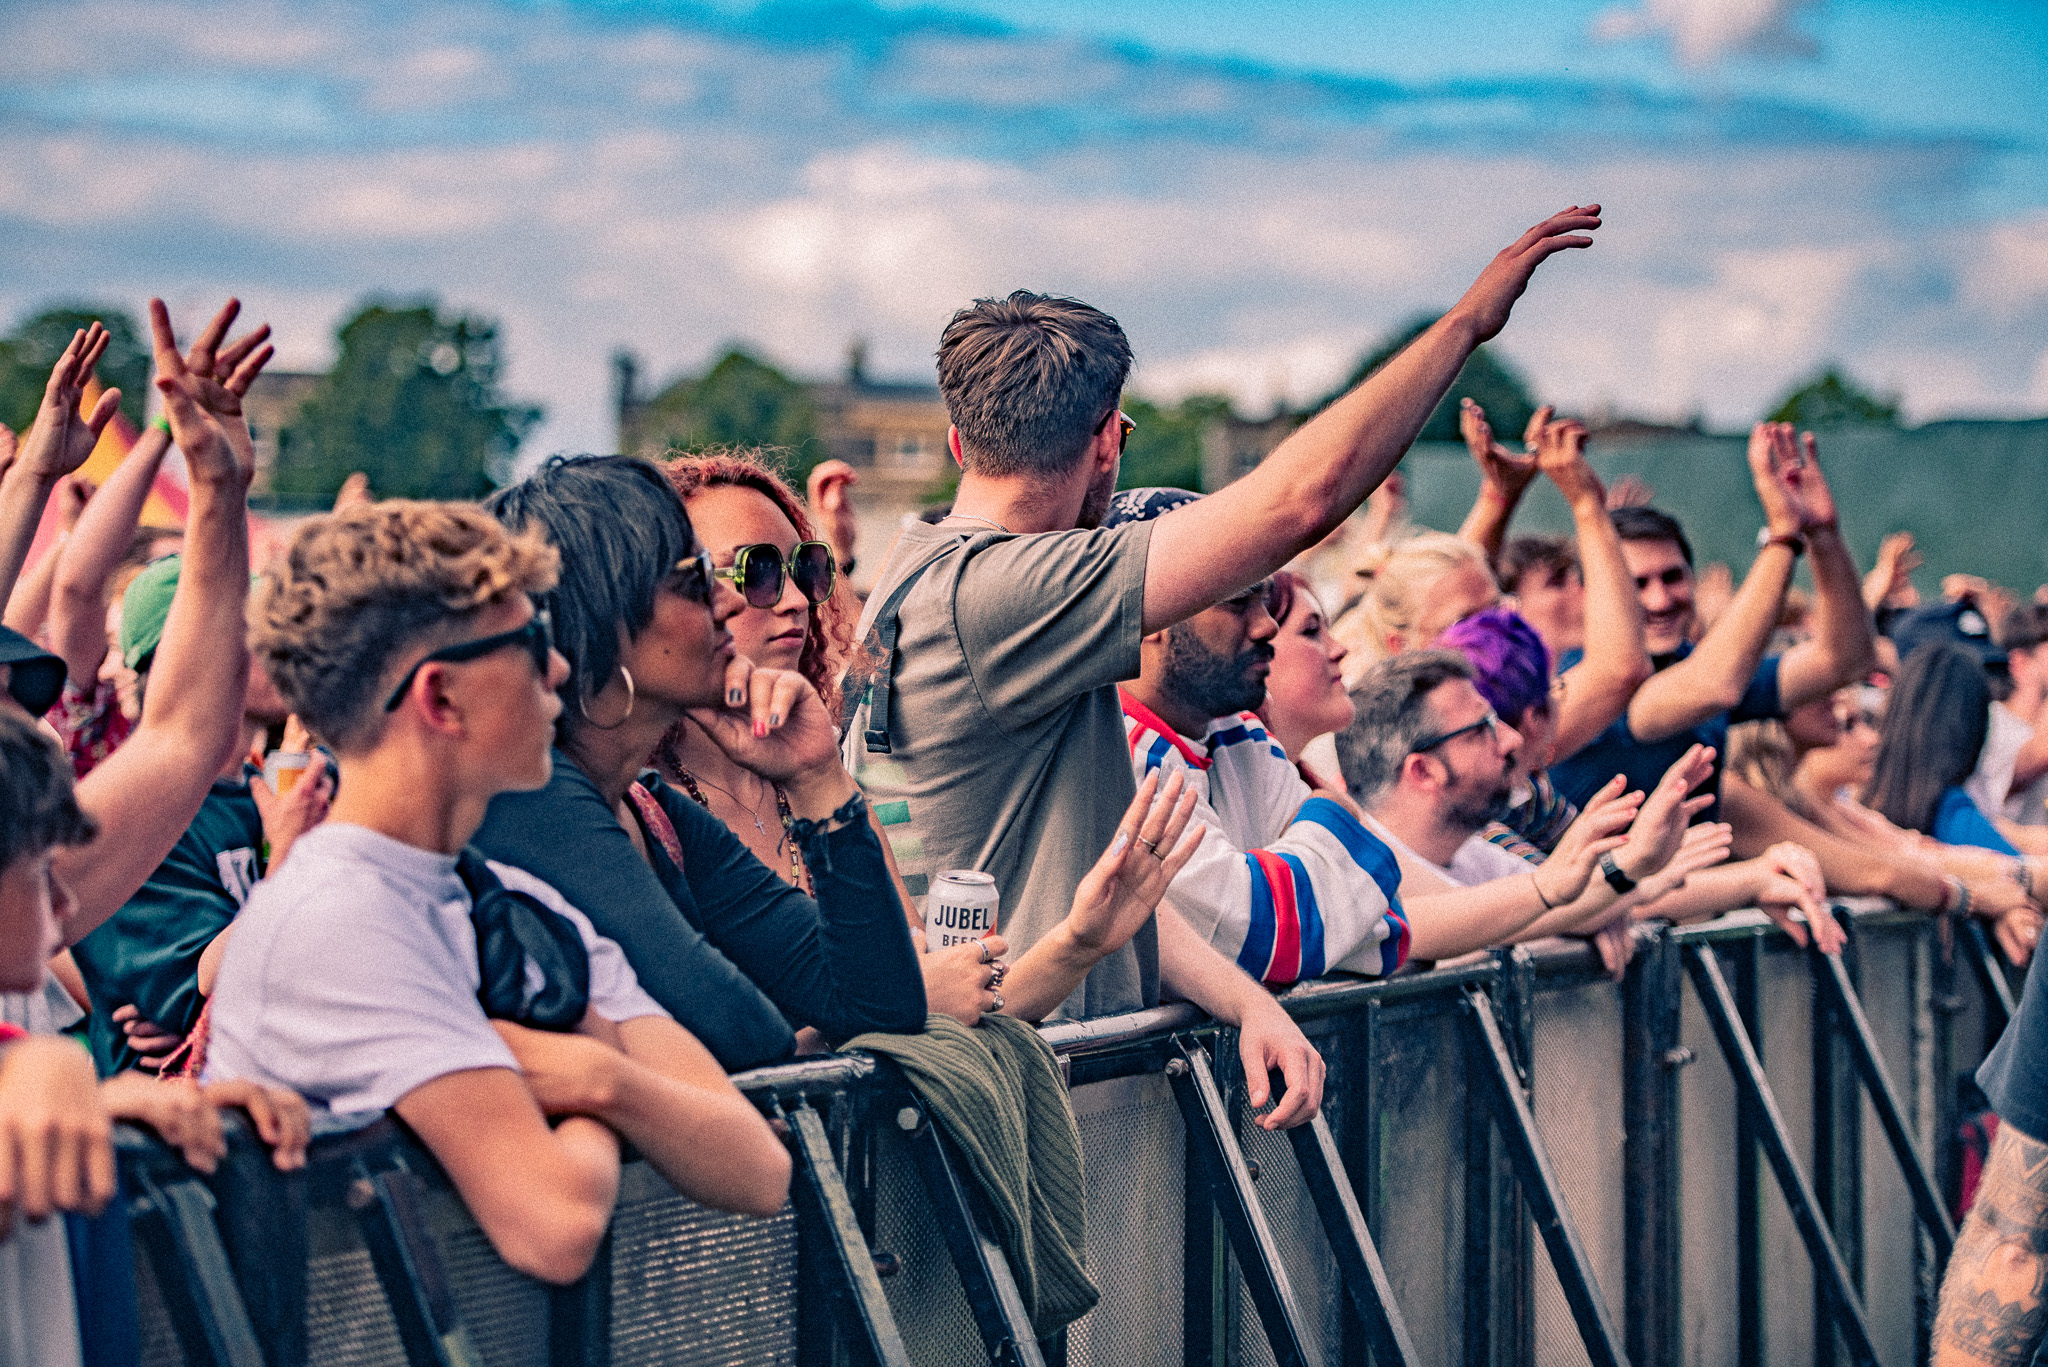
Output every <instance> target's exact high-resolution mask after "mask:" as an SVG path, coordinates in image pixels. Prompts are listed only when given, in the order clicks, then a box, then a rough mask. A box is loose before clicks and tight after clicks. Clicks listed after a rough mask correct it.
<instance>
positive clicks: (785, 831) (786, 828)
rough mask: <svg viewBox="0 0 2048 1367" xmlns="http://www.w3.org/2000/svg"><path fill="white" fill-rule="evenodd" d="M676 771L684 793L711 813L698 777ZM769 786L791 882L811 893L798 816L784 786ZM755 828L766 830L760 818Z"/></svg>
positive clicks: (772, 784) (736, 801)
mask: <svg viewBox="0 0 2048 1367" xmlns="http://www.w3.org/2000/svg"><path fill="white" fill-rule="evenodd" d="M675 769H676V777H677V778H678V779H679V780H681V782H682V785H683V791H684V792H686V793H688V794H689V795H690V797H691V798H692V800H694V801H695V802H696V804H697V805H698V806H699V807H702V808H703V809H704V810H705V811H707V812H708V811H710V810H711V803H710V800H709V799H707V798H706V797H705V796H704V790H703V789H702V788H699V787H698V786H697V777H696V775H694V774H692V773H691V772H690V771H689V770H688V769H685V768H684V767H683V766H682V765H680V764H678V765H676V766H675ZM713 786H716V785H713ZM768 786H769V787H770V788H772V789H774V790H775V811H776V814H777V815H778V816H780V817H781V818H782V843H783V844H785V845H787V846H788V847H789V881H790V883H791V884H792V885H793V886H794V887H795V888H796V889H797V890H798V891H799V892H809V891H810V890H811V888H810V879H809V877H808V876H807V875H806V874H805V871H804V860H803V855H802V854H801V853H800V852H799V851H798V850H797V847H796V829H795V825H796V814H795V813H793V812H791V811H790V809H789V794H788V793H785V792H783V791H782V785H781V784H779V783H770V784H769V785H768ZM718 791H719V792H721V793H725V789H723V788H720V789H719V790H718ZM725 795H726V796H727V797H732V794H731V793H725ZM733 805H734V806H738V805H740V802H739V799H738V798H736V797H735V798H733ZM754 826H755V828H756V829H759V830H763V831H765V830H766V828H765V827H763V826H762V825H761V820H760V818H759V817H756V818H755V819H754Z"/></svg>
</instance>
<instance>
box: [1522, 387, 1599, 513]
mask: <svg viewBox="0 0 2048 1367" xmlns="http://www.w3.org/2000/svg"><path fill="white" fill-rule="evenodd" d="M1537 411H1538V414H1539V416H1540V415H1542V414H1547V413H1548V412H1549V411H1550V410H1549V409H1548V408H1543V409H1539V410H1537ZM1531 427H1532V428H1534V430H1535V440H1534V441H1533V443H1532V445H1533V446H1534V447H1535V451H1536V468H1537V469H1538V470H1540V471H1542V473H1543V474H1544V475H1545V476H1547V477H1548V478H1549V480H1550V482H1551V483H1552V484H1555V485H1556V486H1557V491H1558V492H1559V493H1561V494H1563V495H1564V497H1565V502H1567V503H1572V504H1576V503H1578V502H1580V501H1581V500H1583V499H1591V500H1593V501H1594V502H1595V503H1597V504H1600V505H1601V506H1605V504H1606V501H1607V488H1606V486H1605V485H1603V484H1601V482H1600V476H1598V475H1596V474H1594V473H1593V467H1592V466H1590V465H1588V464H1587V463H1586V425H1585V424H1584V423H1582V422H1578V421H1576V420H1574V419H1570V418H1567V419H1565V420H1564V421H1562V422H1552V421H1549V420H1548V419H1546V420H1545V421H1544V423H1543V425H1542V427H1540V428H1535V425H1534V424H1533V423H1532V424H1531Z"/></svg>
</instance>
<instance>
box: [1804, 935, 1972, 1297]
mask: <svg viewBox="0 0 2048 1367" xmlns="http://www.w3.org/2000/svg"><path fill="white" fill-rule="evenodd" d="M1809 953H1811V954H1812V958H1813V972H1814V977H1815V978H1817V979H1818V980H1819V981H1820V985H1821V990H1822V991H1823V992H1825V993H1826V994H1827V995H1829V996H1830V997H1832V998H1833V999H1834V1005H1835V1009H1836V1011H1838V1012H1839V1013H1840V1015H1841V1021H1842V1026H1843V1033H1844V1034H1845V1035H1846V1036H1847V1038H1848V1042H1849V1053H1850V1056H1851V1057H1852V1058H1854V1059H1855V1060H1856V1071H1857V1072H1858V1073H1860V1074H1862V1076H1863V1087H1864V1090H1865V1091H1867V1092H1868V1093H1869V1094H1870V1104H1871V1105H1872V1106H1873V1107H1874V1108H1876V1110H1877V1118H1878V1122H1879V1123H1880V1124H1882V1125H1883V1126H1884V1135H1885V1138H1886V1139H1888V1140H1890V1141H1891V1146H1892V1156H1893V1157H1895V1158H1897V1159H1898V1160H1899V1175H1900V1176H1901V1177H1903V1178H1905V1179H1906V1189H1907V1190H1908V1191H1910V1192H1912V1194H1913V1209H1914V1211H1915V1212H1916V1213H1917V1214H1918V1215H1919V1216H1920V1223H1921V1224H1922V1225H1923V1226H1924V1227H1925V1228H1926V1230H1927V1233H1928V1235H1929V1236H1930V1237H1931V1238H1932V1239H1933V1240H1934V1256H1935V1264H1936V1267H1937V1268H1940V1267H1946V1266H1947V1265H1948V1255H1949V1251H1950V1250H1951V1249H1953V1248H1954V1247H1955V1244H1956V1227H1955V1223H1954V1222H1953V1221H1952V1220H1950V1219H1949V1216H1948V1211H1947V1210H1945V1209H1943V1208H1942V1204H1941V1196H1940V1194H1939V1193H1937V1192H1936V1191H1935V1189H1934V1179H1933V1178H1931V1177H1929V1176H1928V1175H1927V1165H1926V1164H1925V1163H1923V1162H1921V1161H1920V1151H1919V1149H1917V1148H1915V1147H1914V1145H1913V1132H1912V1131H1911V1130H1910V1129H1908V1128H1907V1127H1906V1116H1905V1112H1904V1110H1903V1109H1902V1108H1901V1107H1900V1105H1899V1094H1898V1090H1897V1089H1896V1088H1895V1087H1893V1086H1892V1079H1891V1074H1890V1072H1889V1071H1888V1070H1887V1069H1886V1068H1885V1065H1884V1056H1883V1055H1882V1054H1880V1053H1878V1051H1877V1036H1876V1035H1875V1034H1874V1033H1872V1031H1871V1028H1870V1017H1869V1016H1867V1015H1865V1014H1864V1011H1863V1002H1862V999H1861V998H1859V997H1858V996H1857V995H1856V989H1855V988H1854V987H1853V986H1852V985H1851V984H1850V982H1849V972H1848V970H1847V969H1846V968H1845V967H1843V964H1842V960H1841V956H1840V955H1830V954H1821V953H1819V952H1818V951H1809Z"/></svg>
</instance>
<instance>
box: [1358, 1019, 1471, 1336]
mask: <svg viewBox="0 0 2048 1367" xmlns="http://www.w3.org/2000/svg"><path fill="white" fill-rule="evenodd" d="M1380 1024H1381V1028H1380V1030H1379V1031H1378V1032H1377V1041H1378V1042H1377V1045H1376V1049H1377V1052H1378V1055H1379V1057H1378V1058H1377V1059H1375V1060H1374V1062H1373V1096H1374V1102H1375V1109H1377V1110H1378V1112H1379V1121H1380V1132H1379V1151H1378V1154H1377V1156H1376V1157H1377V1165H1378V1172H1377V1174H1375V1176H1376V1180H1377V1184H1378V1188H1379V1193H1380V1199H1379V1202H1378V1208H1377V1209H1376V1210H1375V1211H1374V1223H1375V1225H1376V1226H1377V1228H1376V1229H1375V1230H1374V1233H1375V1235H1376V1236H1377V1237H1378V1239H1379V1245H1380V1256H1381V1258H1382V1259H1383V1260H1384V1261H1385V1263H1386V1266H1387V1278H1388V1280H1389V1281H1390V1282H1391V1283H1392V1284H1393V1288H1394V1302H1395V1304H1397V1305H1399V1306H1400V1307H1401V1312H1402V1314H1404V1315H1405V1316H1407V1319H1408V1330H1409V1333H1410V1334H1411V1335H1413V1337H1414V1339H1415V1348H1416V1351H1417V1353H1419V1354H1420V1355H1421V1358H1422V1360H1423V1361H1424V1362H1428V1363H1441V1364H1443V1365H1444V1367H1450V1365H1451V1364H1453V1363H1456V1362H1458V1361H1460V1360H1461V1357H1462V1354H1463V1351H1464V1324H1463V1315H1464V1305H1463V1302H1462V1299H1461V1296H1460V1288H1461V1287H1462V1286H1463V1285H1464V1279H1465V1266H1464V1254H1463V1244H1464V1236H1465V1142H1464V1141H1465V1127H1464V1115H1465V1107H1466V1105H1467V1096H1466V1088H1465V1054H1464V1048H1463V1045H1462V1042H1461V1040H1460V1038H1459V1033H1458V1031H1459V1025H1458V1013H1457V1007H1456V1005H1455V1003H1454V1001H1453V1000H1451V999H1448V998H1447V999H1443V1000H1439V1001H1434V1002H1429V1003H1422V1004H1417V1005H1414V1006H1409V1007H1402V1008H1394V1007H1389V1008H1388V1009H1387V1011H1386V1013H1385V1014H1384V1015H1383V1016H1382V1017H1381V1018H1380Z"/></svg>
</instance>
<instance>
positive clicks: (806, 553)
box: [712, 541, 839, 608]
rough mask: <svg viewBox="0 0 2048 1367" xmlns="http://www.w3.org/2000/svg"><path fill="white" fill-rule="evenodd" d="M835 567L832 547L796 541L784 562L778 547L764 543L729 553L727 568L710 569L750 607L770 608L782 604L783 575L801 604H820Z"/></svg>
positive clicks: (826, 595)
mask: <svg viewBox="0 0 2048 1367" xmlns="http://www.w3.org/2000/svg"><path fill="white" fill-rule="evenodd" d="M838 572H839V567H838V565H837V564H835V563H834V561H833V559H832V548H831V547H830V546H828V545H826V544H825V543H824V542H822V541H799V542H797V543H796V549H795V550H792V551H791V552H790V553H789V558H788V559H787V560H784V559H783V557H782V548H781V547H779V546H775V545H771V544H770V543H768V542H766V541H762V542H758V543H756V544H755V545H752V546H742V547H740V548H739V549H738V550H736V551H734V552H733V553H732V567H731V568H730V569H718V570H713V571H712V573H713V574H714V575H716V576H717V577H718V578H720V579H726V580H730V581H731V582H732V586H733V587H734V588H736V589H738V590H739V592H740V596H741V597H742V598H744V599H746V600H747V606H748V607H753V608H772V607H774V606H775V605H776V604H777V603H779V602H781V601H782V585H783V583H784V576H785V575H787V576H788V578H790V579H794V580H795V581H796V588H797V592H798V593H801V594H802V595H803V596H804V599H805V601H807V602H811V603H822V602H824V601H825V600H826V599H827V598H830V597H831V596H832V580H833V577H834V576H835V575H836V574H838Z"/></svg>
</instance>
